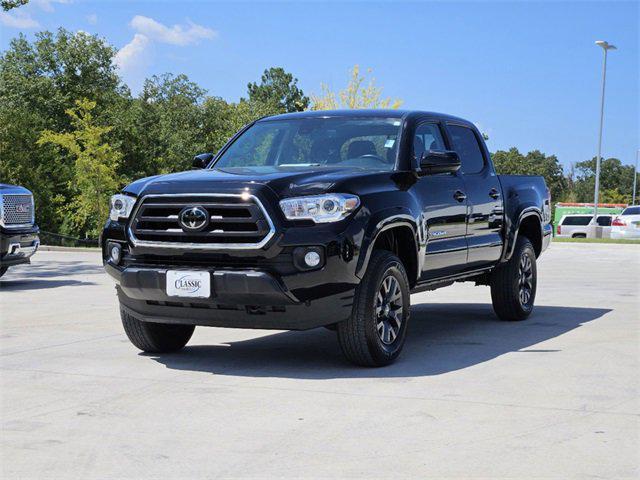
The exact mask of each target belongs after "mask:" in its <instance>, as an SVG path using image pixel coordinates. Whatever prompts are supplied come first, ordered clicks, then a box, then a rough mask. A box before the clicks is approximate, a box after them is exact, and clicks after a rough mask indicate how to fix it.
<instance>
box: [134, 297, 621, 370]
mask: <svg viewBox="0 0 640 480" xmlns="http://www.w3.org/2000/svg"><path fill="white" fill-rule="evenodd" d="M610 311H611V310H610V309H605V308H580V307H555V306H544V305H543V306H536V308H535V310H534V313H533V314H532V315H531V317H530V318H529V319H528V320H526V321H524V322H502V321H499V320H498V319H497V318H496V316H495V315H494V313H493V310H492V308H491V305H487V304H424V305H415V306H413V307H412V308H411V319H410V322H411V323H410V324H409V329H408V332H407V343H406V344H405V348H404V351H403V352H402V355H401V356H400V358H399V360H398V361H397V362H396V363H394V364H393V365H390V366H387V367H383V368H377V369H374V368H360V367H356V366H352V365H350V364H348V363H347V362H346V360H344V359H343V358H342V356H341V353H340V349H339V347H338V342H337V339H336V338H335V337H336V334H335V332H331V331H329V330H327V329H324V328H320V329H315V330H309V331H305V332H283V333H276V334H271V335H265V336H262V337H258V338H252V339H249V340H242V341H237V342H230V343H229V344H225V345H216V346H204V345H194V346H187V347H186V348H185V349H184V350H182V351H181V352H179V353H175V354H171V355H155V354H154V355H148V356H150V357H152V358H153V359H154V360H155V361H157V362H160V363H162V364H164V365H166V367H167V368H171V369H177V370H191V371H200V372H209V373H212V374H216V375H229V376H241V377H242V376H246V377H281V378H300V379H327V378H370V377H380V378H385V377H413V376H428V375H439V374H442V373H447V372H451V371H455V370H460V369H463V368H467V367H470V366H472V365H476V364H479V363H482V362H486V361H488V360H491V359H493V358H496V357H498V356H500V355H503V354H505V353H510V352H518V353H523V354H527V353H532V352H535V353H537V354H545V355H553V354H554V352H557V351H559V350H555V349H553V347H551V348H549V347H548V346H545V347H544V348H542V349H538V348H536V347H535V345H537V344H538V343H540V342H543V341H545V340H550V339H552V338H554V337H557V336H560V335H562V334H564V333H567V332H569V331H571V330H573V329H575V328H578V327H580V326H581V325H582V324H584V323H587V322H590V321H592V320H596V319H598V318H601V317H602V316H604V315H605V314H606V313H608V312H610ZM200 328H207V327H200ZM197 334H198V329H197V328H196V333H195V334H194V338H193V340H192V342H197V340H198V335H197ZM141 355H144V354H141Z"/></svg>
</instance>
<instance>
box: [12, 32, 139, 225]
mask: <svg viewBox="0 0 640 480" xmlns="http://www.w3.org/2000/svg"><path fill="white" fill-rule="evenodd" d="M114 54H115V50H114V49H113V47H111V46H109V45H107V44H106V43H105V42H104V41H103V40H101V39H99V38H98V37H96V36H92V35H88V34H83V33H78V34H76V33H72V32H69V31H67V30H64V29H60V30H58V32H57V33H55V34H54V33H51V32H41V33H38V34H36V37H35V40H34V41H33V42H29V41H28V40H27V39H26V38H25V37H24V36H23V35H20V36H19V37H17V38H15V39H13V40H12V41H11V43H10V45H9V48H8V49H7V50H5V51H4V52H2V55H1V56H0V151H1V155H2V161H0V181H2V182H9V183H16V184H20V185H23V186H25V187H27V188H29V189H30V190H31V191H32V192H33V193H34V196H35V200H36V209H37V211H36V215H37V218H38V223H39V224H40V226H41V227H42V229H43V230H49V231H54V232H58V231H62V229H63V228H64V226H63V218H62V217H60V215H59V207H60V206H61V205H63V204H66V203H67V202H68V199H70V198H72V196H73V195H72V192H71V190H70V188H69V185H70V181H71V179H72V176H73V164H74V161H73V158H72V157H71V155H70V154H68V153H66V152H59V153H56V152H55V151H54V150H53V149H51V148H48V149H44V148H38V147H37V146H36V142H37V140H38V138H39V137H40V134H41V132H42V131H43V130H47V129H49V130H53V131H57V132H59V131H66V130H69V129H70V128H71V119H70V117H69V116H68V115H67V114H66V113H65V111H66V110H68V109H70V108H73V107H74V106H75V101H76V100H77V99H81V98H88V99H90V100H92V101H95V102H96V109H95V110H94V112H92V113H93V115H95V116H97V117H101V118H107V117H108V116H109V114H110V110H109V108H111V107H112V106H116V105H118V104H119V103H121V101H120V100H121V99H122V98H126V97H127V95H128V91H127V90H126V89H125V88H124V87H123V86H122V85H121V83H120V80H119V78H118V76H117V75H116V73H115V67H114V66H113V63H112V60H113V56H114ZM107 107H109V108H107Z"/></svg>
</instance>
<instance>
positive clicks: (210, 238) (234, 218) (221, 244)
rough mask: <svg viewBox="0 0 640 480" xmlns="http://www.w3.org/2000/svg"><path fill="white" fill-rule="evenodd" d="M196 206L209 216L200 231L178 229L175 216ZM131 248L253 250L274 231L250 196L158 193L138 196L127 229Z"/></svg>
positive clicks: (268, 220) (260, 245) (259, 205)
mask: <svg viewBox="0 0 640 480" xmlns="http://www.w3.org/2000/svg"><path fill="white" fill-rule="evenodd" d="M190 206H200V207H203V208H205V209H206V210H207V212H208V213H209V224H208V226H207V227H206V229H205V230H203V231H197V232H190V231H184V230H183V229H182V228H180V223H179V218H178V216H179V213H180V211H181V210H182V209H183V208H185V207H190ZM128 232H129V237H130V238H131V242H132V243H133V245H134V246H140V247H155V248H183V249H198V250H203V249H204V250H225V249H234V250H237V249H257V248H261V247H263V246H264V245H266V244H267V242H268V241H269V240H270V239H271V238H272V237H273V235H274V233H275V228H274V226H273V222H272V221H271V219H270V217H269V215H268V213H267V211H266V210H265V208H264V206H263V205H262V203H261V202H260V200H259V199H258V198H257V197H256V196H254V195H247V194H227V193H225V194H222V193H220V194H217V193H216V194H211V193H206V194H205V193H196V194H162V195H146V196H144V197H142V198H141V199H140V200H139V201H138V204H137V206H136V207H135V209H134V212H133V214H132V216H131V220H130V222H129V227H128Z"/></svg>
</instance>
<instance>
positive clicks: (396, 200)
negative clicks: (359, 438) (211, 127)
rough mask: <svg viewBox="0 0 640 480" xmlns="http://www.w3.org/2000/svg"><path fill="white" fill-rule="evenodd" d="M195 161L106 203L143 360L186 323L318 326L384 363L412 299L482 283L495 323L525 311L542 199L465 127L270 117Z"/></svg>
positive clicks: (370, 361) (374, 118)
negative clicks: (498, 167) (503, 170)
mask: <svg viewBox="0 0 640 480" xmlns="http://www.w3.org/2000/svg"><path fill="white" fill-rule="evenodd" d="M194 167H195V168H196V170H195V171H187V172H181V173H176V174H168V175H161V176H156V177H150V178H145V179H141V180H138V181H136V182H134V183H132V184H130V185H129V186H127V187H126V188H125V189H124V190H123V192H122V193H121V194H118V195H115V196H114V197H113V198H112V200H111V218H110V220H109V221H108V222H107V224H106V226H105V228H104V231H103V234H102V238H101V245H102V249H103V258H104V264H105V268H106V270H107V272H108V273H109V274H110V275H111V276H113V278H115V280H116V282H117V287H116V290H117V294H118V298H119V301H120V307H121V316H122V322H123V324H124V329H125V331H126V333H127V335H128V337H129V339H130V340H131V342H132V343H133V344H134V345H135V346H136V347H138V348H140V349H141V350H144V351H146V352H170V351H175V350H179V349H181V348H182V347H184V346H185V345H186V343H187V342H188V341H189V338H190V337H191V335H192V333H193V331H194V328H195V325H207V326H219V327H236V328H264V329H292V330H302V329H309V328H315V327H321V326H326V327H328V328H331V329H334V330H336V331H337V335H338V340H339V343H340V346H341V348H342V351H343V352H344V354H345V356H346V357H347V358H348V359H349V360H350V361H352V362H354V363H356V364H359V365H365V366H381V365H385V364H388V363H390V362H392V361H393V360H394V359H395V358H396V357H397V356H398V354H399V353H400V351H401V349H402V346H403V344H404V341H405V336H406V331H407V323H408V320H409V313H410V297H409V295H410V294H411V293H413V292H419V291H424V290H432V289H436V288H440V287H444V286H447V285H451V284H452V283H454V282H457V281H472V282H476V283H477V284H481V285H488V286H490V287H491V297H492V301H493V307H494V310H495V312H496V314H497V315H498V317H499V318H501V319H503V320H523V319H525V318H526V317H527V316H528V315H529V314H530V313H531V311H532V309H533V303H534V298H535V294H536V258H537V257H538V256H539V255H540V254H541V253H542V252H543V251H544V250H545V248H546V247H547V246H548V244H549V241H550V239H551V226H550V224H549V221H550V196H549V190H548V189H547V187H546V185H545V183H544V180H543V178H541V177H535V176H511V175H497V174H496V173H495V170H494V168H493V165H492V163H491V158H490V155H489V151H488V150H487V148H486V146H485V143H484V141H483V139H482V136H481V135H480V133H479V132H478V130H477V128H476V127H475V126H474V125H473V124H472V123H470V122H468V121H466V120H462V119H460V118H456V117H452V116H448V115H443V114H436V113H429V112H420V111H397V110H392V111H386V110H364V111H362V110H361V111H333V112H332V111H329V112H327V111H323V112H303V113H295V114H285V115H279V116H274V117H267V118H263V119H260V120H258V121H256V122H254V123H252V124H250V125H247V126H246V127H245V128H243V129H242V130H241V131H240V132H238V133H237V134H236V135H235V136H234V137H233V138H231V140H230V141H229V142H228V143H227V144H226V145H225V146H224V147H223V148H222V149H221V150H220V151H219V152H218V153H217V154H216V155H212V154H202V155H198V156H196V157H195V158H194Z"/></svg>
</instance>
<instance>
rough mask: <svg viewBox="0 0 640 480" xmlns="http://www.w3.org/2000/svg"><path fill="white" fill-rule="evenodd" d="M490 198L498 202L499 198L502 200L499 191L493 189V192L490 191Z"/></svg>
mask: <svg viewBox="0 0 640 480" xmlns="http://www.w3.org/2000/svg"><path fill="white" fill-rule="evenodd" d="M489 196H490V197H491V198H493V199H494V200H497V199H498V198H500V192H499V191H498V190H497V189H495V188H492V189H491V190H489Z"/></svg>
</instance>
